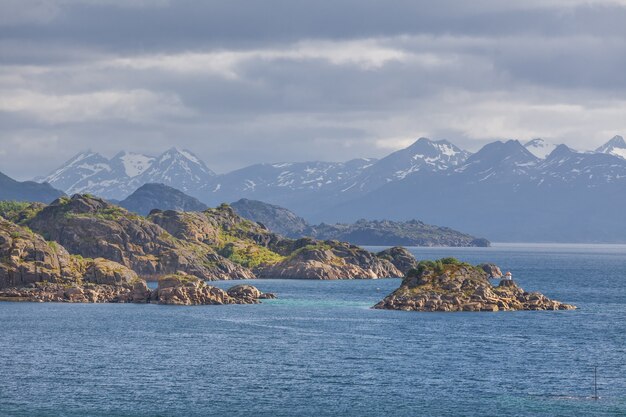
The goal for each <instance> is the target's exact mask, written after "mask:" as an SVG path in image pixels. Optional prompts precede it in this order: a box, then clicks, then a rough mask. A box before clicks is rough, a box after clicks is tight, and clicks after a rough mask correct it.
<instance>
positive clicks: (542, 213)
mask: <svg viewBox="0 0 626 417" xmlns="http://www.w3.org/2000/svg"><path fill="white" fill-rule="evenodd" d="M624 189H626V160H624V159H622V158H620V157H617V156H614V155H609V154H602V153H583V152H576V151H574V150H572V149H570V148H568V147H567V146H564V145H561V146H558V147H557V148H555V149H554V150H553V151H552V152H551V153H550V154H549V155H548V156H547V157H546V159H539V158H537V157H536V156H534V155H533V154H531V153H530V152H529V151H528V149H527V148H525V147H524V146H523V145H521V144H520V143H519V142H518V141H507V142H495V143H491V144H488V145H486V146H485V147H483V148H482V149H481V150H479V151H478V152H476V153H475V154H474V155H472V156H470V157H469V158H468V159H467V161H466V162H465V163H464V164H462V165H461V166H459V167H456V168H454V169H451V170H446V171H439V172H429V171H418V172H416V173H413V174H411V175H409V176H407V177H406V178H404V179H402V180H398V181H393V182H388V183H387V184H385V185H383V186H381V187H379V188H377V189H375V190H373V191H370V192H368V193H365V194H361V195H358V196H355V197H354V198H352V199H350V200H349V201H339V202H338V203H336V204H335V205H331V206H328V207H324V208H323V209H321V210H319V211H318V212H314V211H313V210H310V211H303V210H300V211H298V210H295V211H296V212H297V213H298V214H300V215H304V217H305V218H306V219H307V220H308V221H310V222H320V221H323V222H328V223H331V222H337V221H339V222H351V221H355V220H357V219H359V218H367V219H381V218H386V219H390V220H406V219H410V218H419V219H421V220H423V221H425V222H427V223H434V224H437V223H440V224H446V225H448V226H449V227H452V228H455V229H461V230H466V231H468V232H469V233H481V234H483V235H485V236H487V237H488V238H489V239H491V240H495V241H501V242H507V241H509V242H510V241H517V242H591V241H595V242H626V223H624V222H623V213H624V211H625V210H626V193H624V192H623V191H624ZM290 208H291V207H290ZM303 209H304V210H306V209H307V208H306V207H304V208H303Z"/></svg>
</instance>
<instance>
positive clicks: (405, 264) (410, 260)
mask: <svg viewBox="0 0 626 417" xmlns="http://www.w3.org/2000/svg"><path fill="white" fill-rule="evenodd" d="M376 256H378V257H379V258H380V259H386V260H388V261H389V262H391V263H392V264H393V265H394V266H395V267H396V268H398V269H399V270H400V271H401V272H402V273H403V274H404V275H406V274H407V273H408V272H409V271H410V270H411V269H415V268H417V259H415V257H414V256H413V254H412V253H411V252H409V251H408V250H407V249H405V248H403V247H401V246H394V247H393V248H389V249H385V250H384V251H381V252H378V253H377V254H376Z"/></svg>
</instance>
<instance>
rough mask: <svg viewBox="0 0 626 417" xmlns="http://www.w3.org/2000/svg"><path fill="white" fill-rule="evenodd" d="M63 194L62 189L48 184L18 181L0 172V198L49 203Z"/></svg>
mask: <svg viewBox="0 0 626 417" xmlns="http://www.w3.org/2000/svg"><path fill="white" fill-rule="evenodd" d="M63 195H64V194H63V192H62V191H59V190H57V189H55V188H54V187H52V186H51V185H50V184H47V183H43V184H40V183H38V182H34V181H23V182H20V181H16V180H14V179H13V178H11V177H9V176H7V175H5V174H3V173H1V172H0V200H15V201H29V202H39V203H49V202H51V201H53V200H55V199H57V198H59V197H61V196H63Z"/></svg>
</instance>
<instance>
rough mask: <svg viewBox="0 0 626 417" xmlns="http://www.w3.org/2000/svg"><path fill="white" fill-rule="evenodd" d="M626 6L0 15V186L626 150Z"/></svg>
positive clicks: (111, 4) (194, 2) (50, 8)
mask: <svg viewBox="0 0 626 417" xmlns="http://www.w3.org/2000/svg"><path fill="white" fill-rule="evenodd" d="M625 22H626V0H597V1H593V0H586V1H582V0H525V1H523V2H509V1H501V0H474V1H451V0H438V1H437V2H433V1H421V0H400V1H394V0H332V1H325V0H316V1H301V0H264V1H245V2H244V1H240V0H224V1H213V0H176V1H173V0H172V1H169V0H153V1H149V0H119V1H118V0H56V1H52V0H0V171H1V172H4V173H5V174H8V175H10V176H12V177H14V178H17V179H22V180H23V179H30V178H33V177H35V176H38V175H45V174H46V173H48V172H49V171H51V170H53V169H54V168H56V167H57V166H59V165H60V164H62V163H63V162H64V161H65V160H67V159H69V158H70V157H71V156H72V155H74V154H75V153H77V152H79V151H82V150H86V149H92V150H93V151H97V152H100V153H102V154H104V155H106V156H113V154H115V153H117V152H118V151H120V150H127V151H136V152H144V153H149V154H158V153H160V152H162V151H164V150H166V149H168V148H170V147H172V146H177V147H179V148H187V149H189V150H191V151H193V152H194V153H196V154H197V155H198V156H199V157H200V158H202V159H203V160H204V161H205V162H206V163H207V165H208V166H209V167H210V168H211V169H213V170H214V171H216V172H218V173H219V172H227V171H230V170H233V169H237V168H241V167H244V166H246V165H250V164H253V163H258V162H281V161H307V160H328V161H343V160H348V159H352V158H357V157H381V156H384V155H386V154H388V153H390V152H392V151H394V150H397V149H399V148H402V147H405V146H408V145H409V144H410V143H412V142H413V141H414V140H415V139H417V138H419V137H422V136H424V137H429V138H432V139H448V140H450V141H451V142H453V143H455V144H457V145H458V146H460V147H462V148H465V149H468V150H470V151H476V150H478V149H479V148H480V147H481V146H483V145H484V144H486V143H488V142H490V141H493V140H502V139H509V138H514V139H519V140H521V141H527V140H530V139H533V138H536V137H541V138H544V139H546V140H548V141H551V142H554V143H566V144H568V145H570V146H571V147H573V148H575V149H581V150H588V149H594V148H596V147H598V146H600V145H601V144H602V143H604V142H606V141H607V140H609V139H610V138H611V137H613V136H614V135H617V134H622V135H624V136H626V76H625V75H624V74H626V70H625V68H626V24H625Z"/></svg>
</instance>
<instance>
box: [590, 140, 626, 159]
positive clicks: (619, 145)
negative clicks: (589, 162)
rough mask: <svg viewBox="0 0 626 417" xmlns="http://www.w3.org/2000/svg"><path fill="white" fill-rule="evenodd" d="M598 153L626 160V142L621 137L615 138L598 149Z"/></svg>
mask: <svg viewBox="0 0 626 417" xmlns="http://www.w3.org/2000/svg"><path fill="white" fill-rule="evenodd" d="M596 153H606V154H609V155H615V156H619V157H620V158H624V159H626V141H625V140H624V138H623V137H621V136H614V137H613V139H611V140H610V141H608V142H607V143H605V144H604V145H602V146H600V147H599V148H598V149H596Z"/></svg>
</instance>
